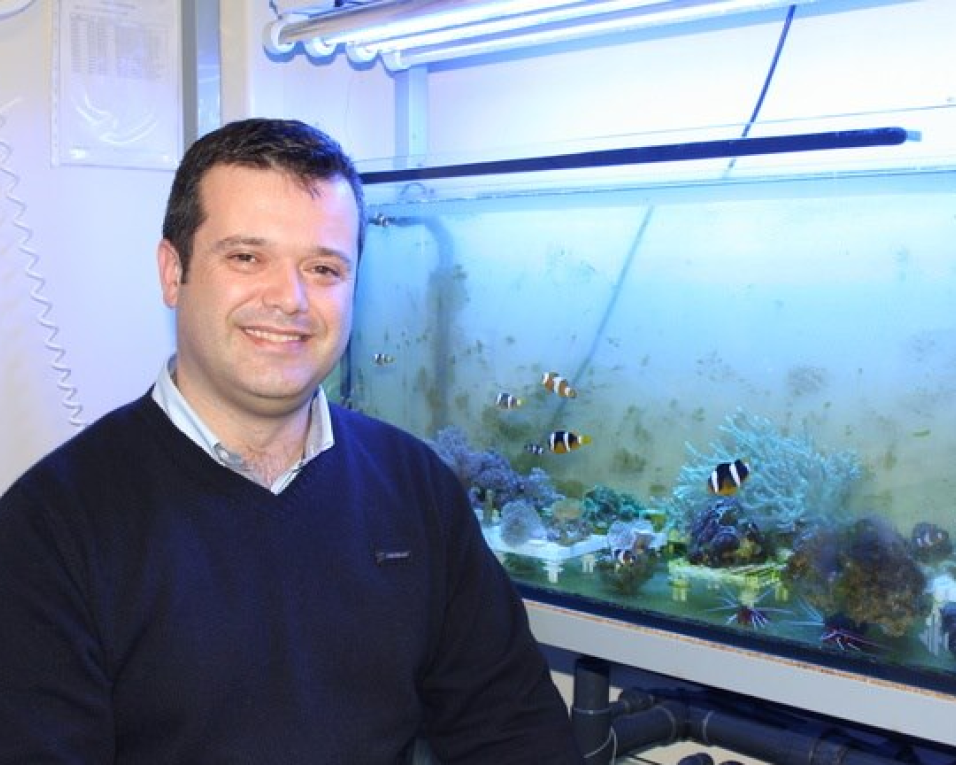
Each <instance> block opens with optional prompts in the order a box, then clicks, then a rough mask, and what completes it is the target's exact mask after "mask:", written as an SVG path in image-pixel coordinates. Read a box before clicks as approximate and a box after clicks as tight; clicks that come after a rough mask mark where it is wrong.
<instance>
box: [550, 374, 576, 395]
mask: <svg viewBox="0 0 956 765" xmlns="http://www.w3.org/2000/svg"><path fill="white" fill-rule="evenodd" d="M541 384H542V385H543V386H544V387H545V388H546V389H547V390H548V391H549V392H551V393H554V394H555V395H556V396H560V397H561V398H577V397H578V392H577V391H576V390H575V389H574V388H573V387H572V386H571V383H569V382H568V381H567V380H566V379H565V378H563V377H562V376H561V375H559V374H558V373H557V372H545V373H544V375H543V376H542V377H541Z"/></svg>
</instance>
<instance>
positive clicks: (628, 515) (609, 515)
mask: <svg viewBox="0 0 956 765" xmlns="http://www.w3.org/2000/svg"><path fill="white" fill-rule="evenodd" d="M583 504H584V513H583V517H584V518H585V519H586V520H587V521H588V522H590V523H591V525H592V526H593V527H594V528H595V530H597V531H599V532H606V531H607V529H608V528H609V527H610V526H611V524H612V523H614V521H630V520H635V519H637V518H640V517H641V515H642V513H643V512H644V507H643V505H641V503H640V502H638V501H637V499H635V498H634V497H633V496H631V495H630V494H627V493H626V492H617V491H615V490H614V489H612V488H610V487H609V486H604V485H603V484H598V485H597V486H595V487H594V488H592V489H591V490H590V491H588V492H586V493H585V495H584V502H583Z"/></svg>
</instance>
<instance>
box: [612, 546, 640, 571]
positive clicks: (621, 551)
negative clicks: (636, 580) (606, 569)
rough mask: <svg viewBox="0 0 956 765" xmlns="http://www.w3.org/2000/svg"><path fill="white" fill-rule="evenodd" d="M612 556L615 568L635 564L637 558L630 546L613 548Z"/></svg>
mask: <svg viewBox="0 0 956 765" xmlns="http://www.w3.org/2000/svg"><path fill="white" fill-rule="evenodd" d="M611 557H612V558H614V564H615V568H620V567H621V566H630V565H633V564H634V562H635V561H636V560H637V559H636V557H635V555H634V551H633V550H631V549H630V548H629V547H615V548H614V549H613V550H611Z"/></svg>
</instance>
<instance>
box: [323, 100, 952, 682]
mask: <svg viewBox="0 0 956 765" xmlns="http://www.w3.org/2000/svg"><path fill="white" fill-rule="evenodd" d="M953 111H954V110H953V109H952V108H938V109H930V110H915V111H913V112H907V113H901V114H869V115H854V116H853V117H852V118H850V117H847V118H841V119H833V120H828V121H820V120H817V121H815V122H813V123H808V124H803V123H800V122H794V123H787V124H778V125H767V126H764V127H763V128H762V132H761V133H760V134H751V135H748V136H746V137H745V138H744V137H742V136H741V134H740V133H739V132H735V129H734V128H733V127H732V126H727V127H725V128H721V129H711V130H709V131H706V132H700V131H695V132H693V133H688V134H680V133H674V134H666V135H654V136H632V137H628V138H627V140H624V139H620V140H619V141H618V143H617V144H616V145H614V146H610V147H609V146H607V145H604V146H602V147H600V148H594V147H588V146H584V147H582V146H578V147H574V148H575V150H573V151H571V150H567V151H554V150H553V147H544V150H542V151H539V152H537V153H528V154H526V155H523V156H521V157H508V158H496V159H494V160H487V159H486V160H474V159H473V158H472V161H445V162H432V163H431V164H429V165H427V166H426V167H424V168H422V167H418V168H416V167H412V168H405V169H398V170H395V169H390V170H388V169H386V170H382V169H381V168H380V169H379V170H374V169H373V170H367V171H366V173H365V177H366V183H367V191H368V197H369V203H370V218H371V224H370V227H369V231H368V238H367V245H366V249H365V252H364V254H363V261H362V264H361V269H360V275H359V283H358V294H357V307H356V316H355V327H354V332H353V340H352V344H351V346H350V349H349V351H348V355H347V358H346V359H345V361H344V362H343V364H342V365H341V367H340V369H339V378H338V387H337V388H336V389H333V390H331V391H330V394H332V396H333V397H335V392H336V390H338V391H340V397H341V398H342V399H343V400H344V401H345V402H346V403H347V404H348V405H349V406H352V407H355V408H357V409H361V410H363V411H365V412H368V413H369V414H372V415H375V416H378V417H381V418H383V419H386V420H388V421H391V422H394V423H396V424H398V425H400V426H403V427H405V428H407V429H409V430H411V431H412V432H414V433H416V434H418V435H419V436H421V437H423V438H425V439H427V440H428V441H429V442H431V443H432V444H433V446H434V448H435V449H436V450H437V451H438V453H439V454H440V455H441V456H442V457H443V458H444V459H445V460H446V461H447V462H448V464H449V465H450V466H451V467H452V469H453V470H455V472H456V473H457V474H458V475H459V477H460V478H461V480H462V482H463V484H464V486H465V488H466V489H467V491H468V494H469V496H470V498H471V501H472V503H473V506H474V510H475V514H476V516H477V518H478V520H479V522H480V523H481V526H482V528H483V530H484V533H485V537H486V539H487V541H488V543H489V545H490V546H491V548H492V549H493V550H494V551H495V552H496V554H497V555H498V556H499V558H500V560H501V561H502V562H503V564H504V566H505V567H506V568H507V570H508V571H509V573H510V574H511V576H512V578H513V579H514V580H515V582H516V583H518V585H519V586H520V588H521V589H522V591H524V592H525V593H526V594H529V595H530V596H532V597H542V598H545V599H549V598H551V599H554V600H557V601H558V602H561V603H565V604H571V606H572V607H574V608H580V609H583V610H585V611H593V612H596V613H610V614H612V615H614V616H616V617H620V618H624V619H629V620H633V621H635V622H637V623H642V622H649V623H652V624H654V625H664V626H665V628H669V629H674V630H677V631H681V632H685V633H691V634H704V635H707V636H708V637H710V638H713V639H716V640H721V641H727V642H729V643H737V644H744V645H748V646H756V647H757V648H758V649H759V650H766V651H768V652H771V653H776V654H783V655H795V656H797V657H799V658H801V659H807V660H810V661H814V662H819V663H823V664H831V665H834V664H835V665H839V666H845V667H847V668H849V669H850V670H852V671H860V672H863V673H867V674H872V675H880V676H890V677H893V678H896V677H902V678H903V679H904V680H905V681H906V682H912V683H917V684H920V685H925V686H929V687H950V686H949V684H950V683H951V678H952V673H953V672H954V671H956V554H954V547H953V543H954V540H956V470H954V465H956V429H954V427H953V424H954V422H956V382H954V381H956V163H954V158H956V150H954V147H953V145H952V144H953V140H954V139H953V136H956V130H953V125H954V124H956V119H954V116H956V115H954V114H953ZM873 136H876V137H877V139H876V140H873ZM857 140H859V141H860V145H854V142H855V141H857ZM828 142H833V143H832V145H830V146H828ZM881 143H885V144H887V145H873V144H881Z"/></svg>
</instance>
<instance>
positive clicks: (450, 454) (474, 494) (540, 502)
mask: <svg viewBox="0 0 956 765" xmlns="http://www.w3.org/2000/svg"><path fill="white" fill-rule="evenodd" d="M432 446H433V447H434V449H435V451H436V452H437V453H438V455H439V456H440V457H441V458H442V459H443V460H444V461H445V463H446V464H448V466H449V467H450V468H451V469H452V470H453V471H454V472H455V474H456V475H457V476H458V479H459V480H460V481H461V482H462V485H464V486H465V487H466V489H467V490H468V493H469V496H470V497H471V501H472V504H473V505H474V506H475V507H480V508H482V509H487V507H488V506H489V505H492V506H494V507H496V508H503V507H504V506H505V505H507V504H508V503H509V502H513V501H515V500H519V499H520V500H524V501H526V502H529V503H531V504H532V505H533V506H534V507H535V508H538V509H540V508H543V507H546V506H548V505H551V504H553V503H554V502H556V501H557V500H559V499H561V498H562V497H561V495H560V494H558V493H557V492H556V491H555V489H554V486H553V484H552V483H551V479H550V477H549V476H548V474H547V473H546V472H545V471H543V470H541V469H540V468H532V470H531V471H530V472H529V473H528V475H526V476H522V475H521V474H520V473H518V472H517V471H516V470H515V469H514V468H512V467H511V464H510V463H509V462H508V460H507V459H505V457H503V456H502V455H501V454H499V453H498V452H496V451H494V450H487V451H476V450H474V449H472V448H471V445H470V444H469V442H468V438H467V436H466V435H465V433H464V432H463V431H462V430H460V429H459V428H456V427H449V428H444V429H442V430H440V431H438V434H437V436H436V438H435V440H434V441H433V442H432Z"/></svg>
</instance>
